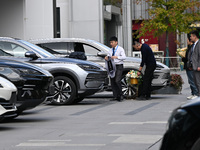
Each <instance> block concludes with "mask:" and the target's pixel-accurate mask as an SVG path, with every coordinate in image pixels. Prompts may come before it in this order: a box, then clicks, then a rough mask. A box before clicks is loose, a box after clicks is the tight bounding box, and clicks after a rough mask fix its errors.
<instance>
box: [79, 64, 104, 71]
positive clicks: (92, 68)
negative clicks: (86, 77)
mask: <svg viewBox="0 0 200 150" xmlns="http://www.w3.org/2000/svg"><path fill="white" fill-rule="evenodd" d="M78 66H79V67H80V68H82V69H83V70H86V71H91V70H100V68H99V67H97V66H93V65H85V64H84V65H83V64H79V65H78Z"/></svg>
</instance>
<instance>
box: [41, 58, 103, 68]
mask: <svg viewBox="0 0 200 150" xmlns="http://www.w3.org/2000/svg"><path fill="white" fill-rule="evenodd" d="M42 62H43V63H66V64H67V63H68V64H81V65H92V66H96V67H98V68H103V67H102V66H101V65H99V64H97V63H94V62H91V61H85V60H80V59H73V58H61V57H55V58H42Z"/></svg>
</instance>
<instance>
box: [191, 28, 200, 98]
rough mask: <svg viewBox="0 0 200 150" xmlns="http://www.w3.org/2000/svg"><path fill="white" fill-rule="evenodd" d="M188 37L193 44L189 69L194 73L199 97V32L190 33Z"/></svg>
mask: <svg viewBox="0 0 200 150" xmlns="http://www.w3.org/2000/svg"><path fill="white" fill-rule="evenodd" d="M190 34H191V36H190V39H191V41H192V42H193V43H194V44H193V46H192V47H191V55H190V56H189V58H190V61H191V67H192V69H193V72H194V83H195V85H196V87H197V89H198V95H197V96H200V57H199V56H200V42H199V32H198V31H196V30H195V31H192V32H191V33H190Z"/></svg>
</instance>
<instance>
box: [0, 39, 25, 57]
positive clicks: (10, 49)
mask: <svg viewBox="0 0 200 150" xmlns="http://www.w3.org/2000/svg"><path fill="white" fill-rule="evenodd" d="M27 51H28V50H27V49H25V48H23V47H21V46H20V45H17V44H15V43H10V42H4V41H2V42H0V55H1V56H14V57H25V53H26V52H27Z"/></svg>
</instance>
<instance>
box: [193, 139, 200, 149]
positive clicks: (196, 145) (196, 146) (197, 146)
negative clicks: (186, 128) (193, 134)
mask: <svg viewBox="0 0 200 150" xmlns="http://www.w3.org/2000/svg"><path fill="white" fill-rule="evenodd" d="M199 149H200V138H198V139H197V140H196V142H195V143H194V145H193V146H192V148H191V150H199Z"/></svg>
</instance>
